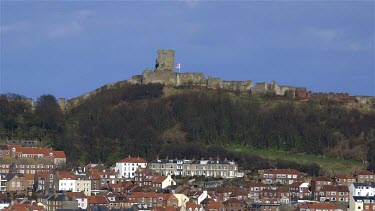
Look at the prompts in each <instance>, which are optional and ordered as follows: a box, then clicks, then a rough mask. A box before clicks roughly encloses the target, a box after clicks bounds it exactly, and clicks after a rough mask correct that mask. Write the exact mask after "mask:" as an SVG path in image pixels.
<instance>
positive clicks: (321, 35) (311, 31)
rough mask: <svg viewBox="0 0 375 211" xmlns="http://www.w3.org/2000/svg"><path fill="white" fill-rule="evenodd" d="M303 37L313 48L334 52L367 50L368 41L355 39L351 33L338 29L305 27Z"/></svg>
mask: <svg viewBox="0 0 375 211" xmlns="http://www.w3.org/2000/svg"><path fill="white" fill-rule="evenodd" d="M304 35H305V37H307V39H308V41H309V42H310V43H313V44H314V47H319V48H326V49H327V48H329V49H336V50H349V51H362V50H368V49H369V46H371V45H368V43H369V42H371V39H370V40H366V39H363V38H362V39H361V38H359V37H356V35H355V34H352V33H351V32H348V31H344V30H339V29H326V28H318V27H307V28H305V30H304Z"/></svg>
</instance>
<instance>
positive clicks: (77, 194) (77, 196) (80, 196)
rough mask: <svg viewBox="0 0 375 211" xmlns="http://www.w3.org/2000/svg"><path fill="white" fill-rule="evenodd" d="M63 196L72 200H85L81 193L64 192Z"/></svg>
mask: <svg viewBox="0 0 375 211" xmlns="http://www.w3.org/2000/svg"><path fill="white" fill-rule="evenodd" d="M65 194H66V195H67V196H69V197H72V198H86V195H85V194H84V193H82V192H66V193H65Z"/></svg>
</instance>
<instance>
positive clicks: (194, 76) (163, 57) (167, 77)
mask: <svg viewBox="0 0 375 211" xmlns="http://www.w3.org/2000/svg"><path fill="white" fill-rule="evenodd" d="M157 53H158V57H157V59H156V62H155V69H154V70H149V69H146V70H144V71H143V73H142V75H135V76H133V77H131V78H130V79H129V80H125V81H119V82H116V83H111V84H107V85H105V86H103V87H101V88H98V89H96V90H94V91H91V92H89V93H85V94H83V95H81V96H78V97H76V98H73V99H70V100H65V98H59V99H58V104H59V105H60V107H61V109H62V110H63V111H64V112H65V111H67V110H69V109H70V108H73V107H76V106H78V105H79V104H81V103H82V102H84V101H85V100H86V99H88V98H89V97H91V96H94V95H95V94H97V93H99V92H101V91H103V90H106V89H113V88H115V87H118V86H122V85H123V84H152V83H160V84H163V85H165V86H171V87H183V86H187V87H204V88H207V89H213V90H225V91H231V92H241V93H246V92H247V93H251V94H252V95H257V96H262V95H270V96H285V97H287V98H289V99H295V100H300V101H306V100H309V101H313V102H323V101H331V102H338V103H360V104H374V103H375V97H374V96H349V94H347V93H313V92H307V90H306V88H305V87H293V86H282V85H279V84H277V83H276V82H275V81H271V82H270V83H266V82H260V83H256V84H255V86H254V87H253V82H252V81H251V80H246V81H223V80H221V79H220V78H214V77H211V76H208V77H207V78H206V76H205V75H204V74H203V73H200V72H187V73H177V72H175V71H174V67H175V64H174V50H158V51H157ZM23 100H24V101H26V102H27V103H29V104H30V105H31V106H32V108H34V101H33V99H28V98H25V99H23Z"/></svg>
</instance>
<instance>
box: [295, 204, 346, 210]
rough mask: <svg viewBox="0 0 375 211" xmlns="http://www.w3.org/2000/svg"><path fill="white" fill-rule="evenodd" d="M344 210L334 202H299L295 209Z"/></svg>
mask: <svg viewBox="0 0 375 211" xmlns="http://www.w3.org/2000/svg"><path fill="white" fill-rule="evenodd" d="M323 210H324V211H344V210H343V209H342V208H341V207H339V206H337V205H334V204H328V203H324V204H320V203H306V204H299V205H298V207H297V211H323Z"/></svg>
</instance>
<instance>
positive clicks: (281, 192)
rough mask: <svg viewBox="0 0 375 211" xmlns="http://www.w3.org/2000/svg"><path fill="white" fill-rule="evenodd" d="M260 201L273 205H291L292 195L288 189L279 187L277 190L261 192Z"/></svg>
mask: <svg viewBox="0 0 375 211" xmlns="http://www.w3.org/2000/svg"><path fill="white" fill-rule="evenodd" d="M260 201H261V202H262V203H271V204H280V203H282V204H289V203H290V201H291V194H290V191H289V189H288V188H285V187H278V188H276V189H271V188H270V189H264V190H262V191H261V192H260Z"/></svg>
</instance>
